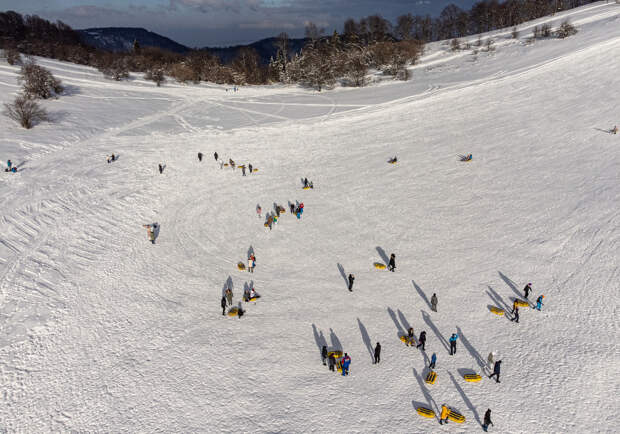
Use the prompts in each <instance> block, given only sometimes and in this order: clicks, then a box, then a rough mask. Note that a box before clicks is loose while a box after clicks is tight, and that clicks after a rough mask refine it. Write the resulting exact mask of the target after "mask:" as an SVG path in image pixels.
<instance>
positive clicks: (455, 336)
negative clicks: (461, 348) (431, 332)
mask: <svg viewBox="0 0 620 434" xmlns="http://www.w3.org/2000/svg"><path fill="white" fill-rule="evenodd" d="M458 338H459V335H458V334H456V333H452V336H450V355H451V356H452V355H454V354H456V340H457V339H458Z"/></svg>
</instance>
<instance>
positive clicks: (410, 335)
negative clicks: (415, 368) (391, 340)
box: [406, 327, 415, 346]
mask: <svg viewBox="0 0 620 434" xmlns="http://www.w3.org/2000/svg"><path fill="white" fill-rule="evenodd" d="M414 340H415V337H414V332H413V327H409V330H407V342H406V344H407V346H410V345H411V346H413V344H414V343H415V342H414Z"/></svg>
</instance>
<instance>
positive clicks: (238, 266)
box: [237, 262, 245, 271]
mask: <svg viewBox="0 0 620 434" xmlns="http://www.w3.org/2000/svg"><path fill="white" fill-rule="evenodd" d="M237 268H238V269H239V271H244V270H245V264H244V263H243V262H239V263H238V264H237Z"/></svg>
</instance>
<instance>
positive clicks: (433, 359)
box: [428, 353, 437, 369]
mask: <svg viewBox="0 0 620 434" xmlns="http://www.w3.org/2000/svg"><path fill="white" fill-rule="evenodd" d="M435 363H437V354H435V353H433V355H432V356H431V364H430V365H428V369H435Z"/></svg>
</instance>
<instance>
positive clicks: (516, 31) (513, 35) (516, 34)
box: [512, 27, 519, 39]
mask: <svg viewBox="0 0 620 434" xmlns="http://www.w3.org/2000/svg"><path fill="white" fill-rule="evenodd" d="M518 37H519V31H518V30H517V28H516V27H513V28H512V39H517V38H518Z"/></svg>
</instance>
